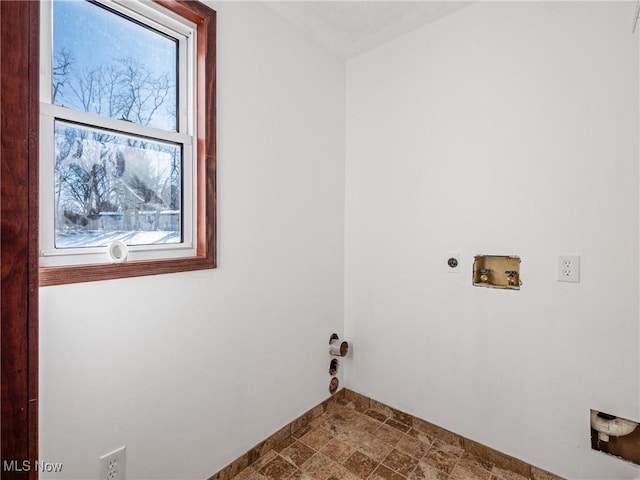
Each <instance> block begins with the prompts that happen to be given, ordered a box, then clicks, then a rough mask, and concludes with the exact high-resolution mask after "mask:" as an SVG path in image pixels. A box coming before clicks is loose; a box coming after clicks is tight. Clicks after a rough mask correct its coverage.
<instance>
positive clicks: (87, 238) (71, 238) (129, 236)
mask: <svg viewBox="0 0 640 480" xmlns="http://www.w3.org/2000/svg"><path fill="white" fill-rule="evenodd" d="M115 240H120V241H121V242H122V243H124V244H125V245H129V246H131V245H153V244H164V243H180V232H173V231H171V232H168V231H155V232H140V231H129V232H122V231H116V232H100V231H86V232H56V248H79V247H104V246H107V245H108V244H109V243H111V242H113V241H115Z"/></svg>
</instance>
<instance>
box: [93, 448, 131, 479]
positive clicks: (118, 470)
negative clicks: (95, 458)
mask: <svg viewBox="0 0 640 480" xmlns="http://www.w3.org/2000/svg"><path fill="white" fill-rule="evenodd" d="M126 453H127V452H126V447H120V448H118V449H117V450H114V451H113V452H111V453H107V454H106V455H103V456H101V457H100V480H125V473H126V468H125V467H126V464H127V462H126V460H127V457H126Z"/></svg>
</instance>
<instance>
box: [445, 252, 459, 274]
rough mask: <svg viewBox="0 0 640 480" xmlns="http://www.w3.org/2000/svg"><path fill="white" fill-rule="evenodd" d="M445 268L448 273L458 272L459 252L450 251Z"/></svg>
mask: <svg viewBox="0 0 640 480" xmlns="http://www.w3.org/2000/svg"><path fill="white" fill-rule="evenodd" d="M445 265H446V266H445V268H446V269H447V272H449V273H460V254H459V253H450V254H449V256H448V257H447V261H446V263H445Z"/></svg>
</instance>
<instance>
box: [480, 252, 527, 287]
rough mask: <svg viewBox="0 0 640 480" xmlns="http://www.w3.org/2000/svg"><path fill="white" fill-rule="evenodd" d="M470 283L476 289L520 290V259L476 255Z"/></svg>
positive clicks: (504, 256)
mask: <svg viewBox="0 0 640 480" xmlns="http://www.w3.org/2000/svg"><path fill="white" fill-rule="evenodd" d="M472 283H473V285H474V286H476V287H488V288H503V289H507V290H520V285H521V284H522V282H521V280H520V257H517V256H513V255H476V256H475V260H474V261H473V278H472Z"/></svg>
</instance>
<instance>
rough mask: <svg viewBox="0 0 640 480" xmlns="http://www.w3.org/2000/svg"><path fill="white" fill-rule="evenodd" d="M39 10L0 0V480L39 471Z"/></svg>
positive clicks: (35, 6)
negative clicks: (0, 374)
mask: <svg viewBox="0 0 640 480" xmlns="http://www.w3.org/2000/svg"><path fill="white" fill-rule="evenodd" d="M39 9H40V4H39V2H35V1H27V2H24V1H19V0H18V1H11V0H9V1H7V0H1V1H0V104H1V108H0V138H1V142H0V143H1V147H0V185H1V190H2V195H1V197H0V223H1V231H0V238H1V242H2V243H1V248H0V257H1V263H2V277H1V294H0V307H1V317H0V342H1V357H0V358H1V370H2V393H1V404H0V405H1V451H0V458H1V459H2V464H1V465H0V477H1V478H2V480H14V479H20V480H26V479H29V480H34V479H36V478H37V476H38V474H37V472H36V469H35V468H34V467H35V463H34V462H35V461H36V459H37V458H38V210H37V208H38V72H39V65H38V62H39V52H38V49H39V40H38V33H39V12H40V10H39ZM25 461H26V462H29V463H24V462H25ZM6 462H9V463H6ZM11 462H13V463H11ZM5 467H7V468H5Z"/></svg>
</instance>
